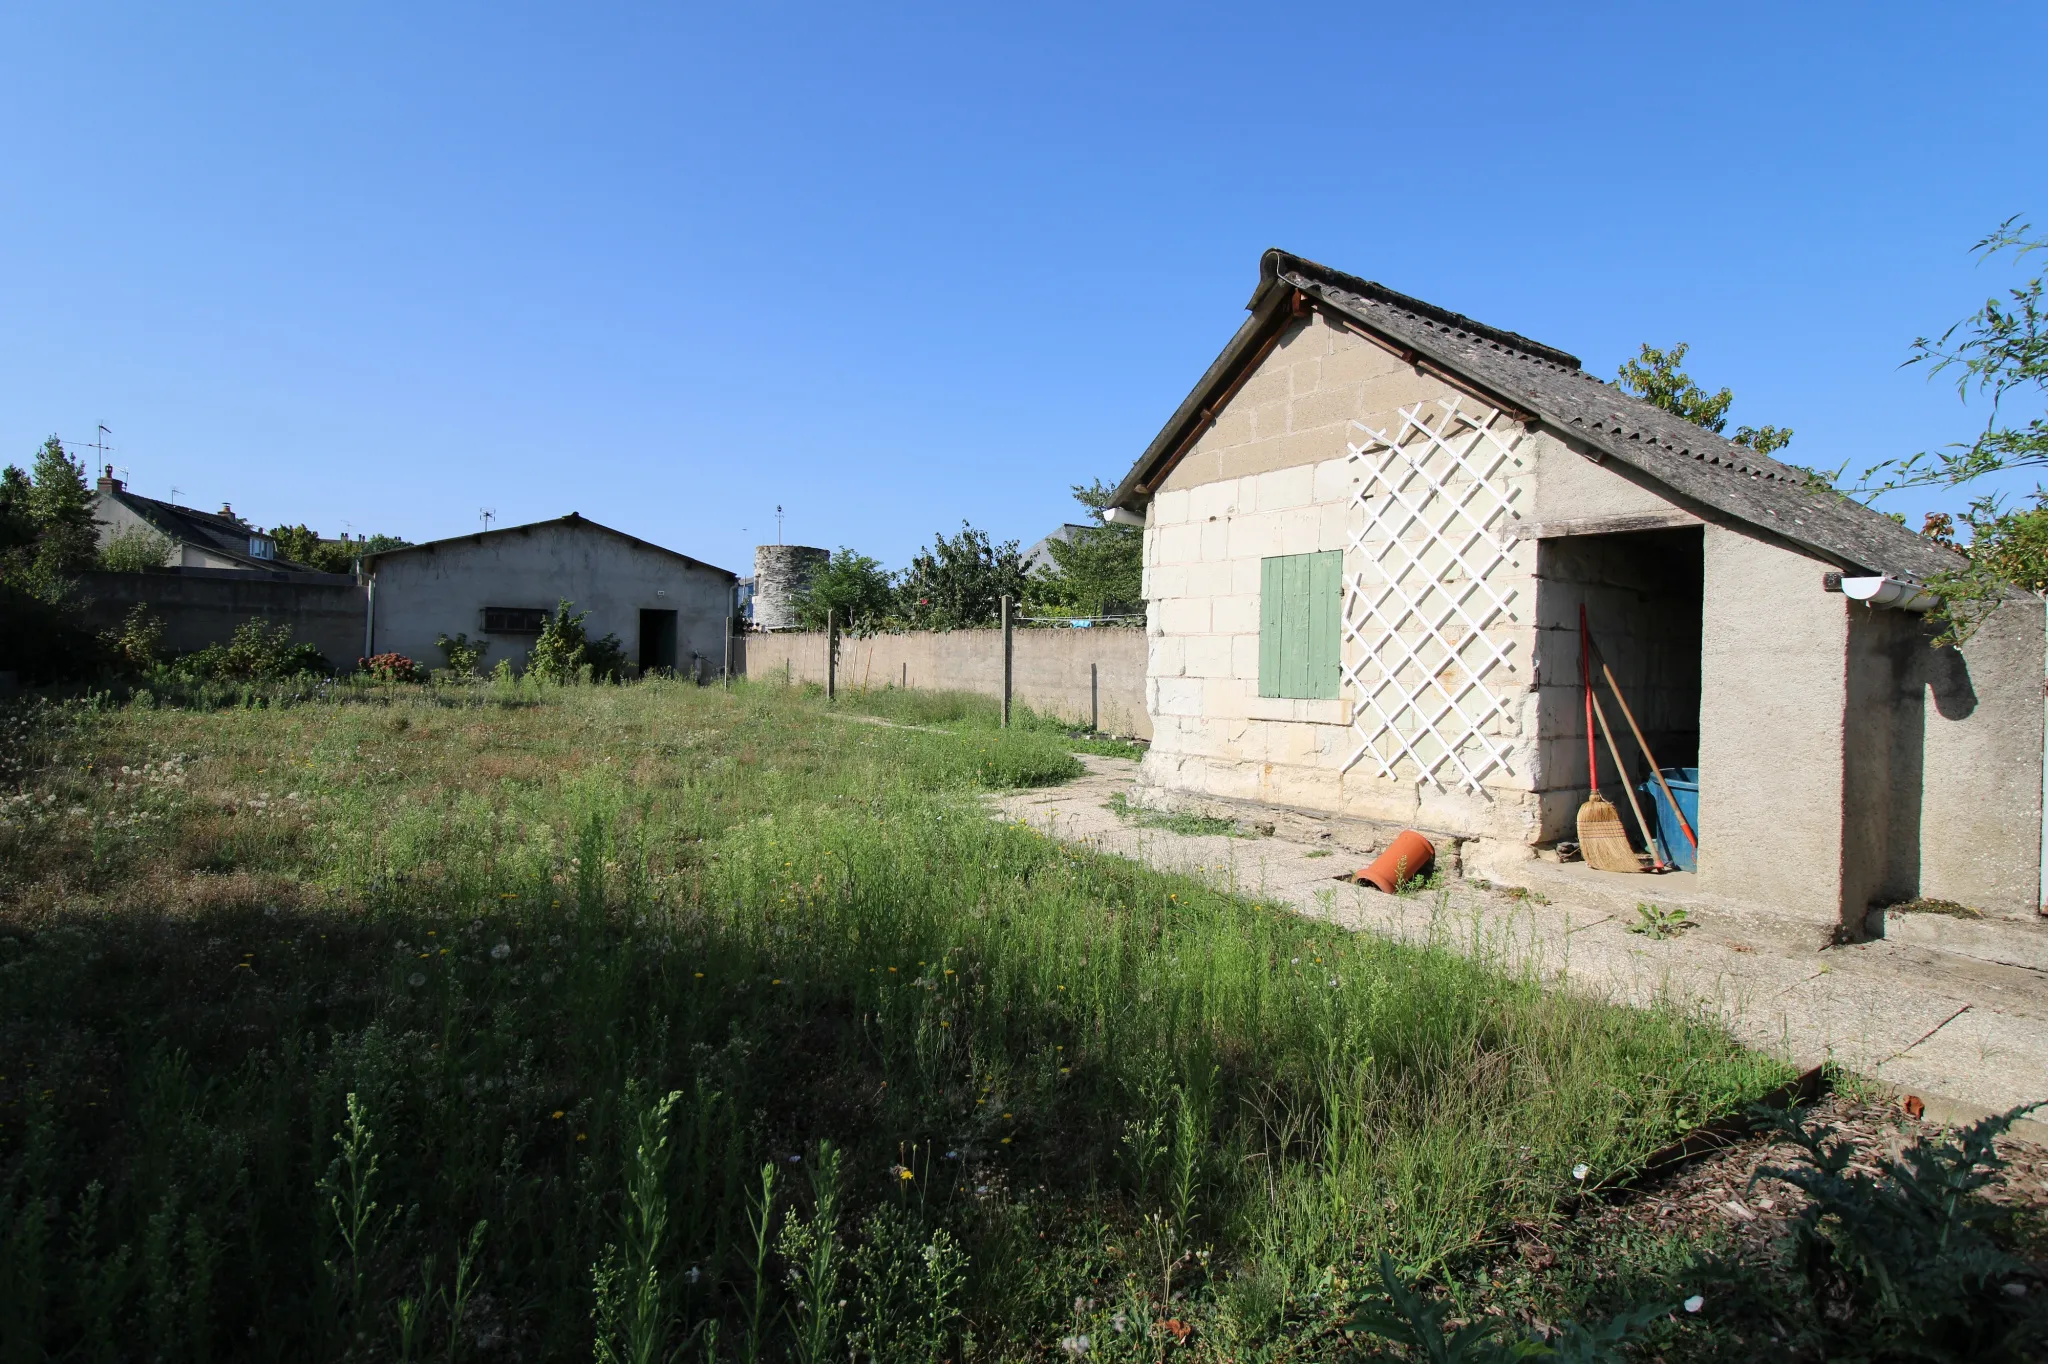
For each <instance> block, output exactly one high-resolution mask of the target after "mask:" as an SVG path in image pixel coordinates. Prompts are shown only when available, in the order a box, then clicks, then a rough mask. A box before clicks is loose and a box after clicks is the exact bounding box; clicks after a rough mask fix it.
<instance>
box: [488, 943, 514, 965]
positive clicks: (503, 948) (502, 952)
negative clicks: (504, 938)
mask: <svg viewBox="0 0 2048 1364" xmlns="http://www.w3.org/2000/svg"><path fill="white" fill-rule="evenodd" d="M511 955H512V944H511V943H508V942H501V943H499V944H498V945H497V946H496V947H493V948H492V949H491V960H492V961H503V960H505V958H507V957H509V956H511Z"/></svg>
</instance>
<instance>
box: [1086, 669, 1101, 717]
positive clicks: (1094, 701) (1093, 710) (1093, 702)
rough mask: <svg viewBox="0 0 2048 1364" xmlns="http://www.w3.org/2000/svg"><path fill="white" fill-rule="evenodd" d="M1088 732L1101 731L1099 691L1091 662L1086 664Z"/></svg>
mask: <svg viewBox="0 0 2048 1364" xmlns="http://www.w3.org/2000/svg"><path fill="white" fill-rule="evenodd" d="M1088 732H1089V733H1090V734H1099V733H1101V732H1102V700H1101V692H1100V691H1098V690H1097V688H1096V679H1095V665H1094V664H1093V663H1090V664H1089V665H1088Z"/></svg>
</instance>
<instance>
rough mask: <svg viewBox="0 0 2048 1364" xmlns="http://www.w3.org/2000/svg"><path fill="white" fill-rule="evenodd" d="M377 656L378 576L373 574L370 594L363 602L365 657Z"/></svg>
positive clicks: (370, 582)
mask: <svg viewBox="0 0 2048 1364" xmlns="http://www.w3.org/2000/svg"><path fill="white" fill-rule="evenodd" d="M376 656H377V575H376V574H374V573H372V574H371V575H370V581H369V594H368V596H367V597H366V598H365V600H364V602H363V657H364V658H375V657H376Z"/></svg>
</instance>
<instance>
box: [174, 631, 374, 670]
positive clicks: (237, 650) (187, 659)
mask: <svg viewBox="0 0 2048 1364" xmlns="http://www.w3.org/2000/svg"><path fill="white" fill-rule="evenodd" d="M172 670H173V671H174V672H177V673H179V674H182V675H183V676H186V677H194V678H206V679H222V680H234V681H242V682H263V681H273V680H277V679H281V678H287V677H296V676H298V675H300V674H301V673H312V674H315V675H319V674H324V673H330V672H333V671H334V669H333V667H332V665H330V664H329V663H328V661H327V659H326V657H325V655H323V654H322V653H321V652H320V651H319V650H318V649H317V648H315V647H313V646H312V645H311V644H294V643H293V642H292V627H291V626H290V625H288V624H284V623H280V624H279V625H278V627H277V628H276V629H275V630H268V629H265V628H264V625H263V621H262V620H261V619H260V618H258V619H254V620H250V621H247V622H245V623H244V624H242V625H241V626H239V627H237V629H236V630H235V633H234V637H233V638H231V639H230V640H229V641H228V642H227V643H226V644H209V645H208V646H207V647H205V648H204V649H201V650H199V651H197V652H196V653H190V654H186V655H185V656H184V657H183V658H180V659H179V660H178V661H177V662H176V663H174V664H172Z"/></svg>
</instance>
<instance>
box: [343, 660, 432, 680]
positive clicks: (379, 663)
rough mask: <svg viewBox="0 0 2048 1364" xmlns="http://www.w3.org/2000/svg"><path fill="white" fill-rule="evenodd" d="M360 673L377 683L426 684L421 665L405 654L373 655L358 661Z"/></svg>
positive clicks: (357, 665)
mask: <svg viewBox="0 0 2048 1364" xmlns="http://www.w3.org/2000/svg"><path fill="white" fill-rule="evenodd" d="M356 667H357V669H358V670H359V671H361V672H363V673H365V674H367V675H368V676H369V678H370V679H371V680H372V681H375V682H424V681H426V680H427V679H426V677H425V675H424V674H422V673H421V672H420V666H419V664H417V663H415V662H413V661H412V660H411V659H409V658H407V657H406V656H405V655H404V654H372V655H370V657H368V658H359V659H357V660H356Z"/></svg>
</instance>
